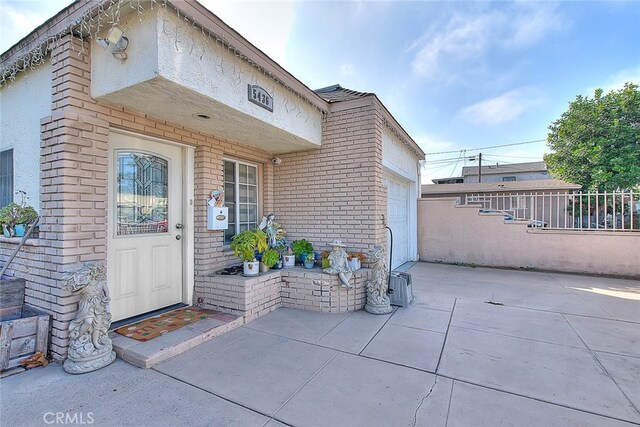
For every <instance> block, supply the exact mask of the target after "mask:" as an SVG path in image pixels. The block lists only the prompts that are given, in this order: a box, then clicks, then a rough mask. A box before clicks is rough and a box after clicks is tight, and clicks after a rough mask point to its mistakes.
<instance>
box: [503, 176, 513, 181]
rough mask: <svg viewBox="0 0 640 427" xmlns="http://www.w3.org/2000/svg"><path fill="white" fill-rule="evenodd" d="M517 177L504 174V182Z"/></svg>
mask: <svg viewBox="0 0 640 427" xmlns="http://www.w3.org/2000/svg"><path fill="white" fill-rule="evenodd" d="M515 180H516V177H515V176H503V177H502V182H510V181H515Z"/></svg>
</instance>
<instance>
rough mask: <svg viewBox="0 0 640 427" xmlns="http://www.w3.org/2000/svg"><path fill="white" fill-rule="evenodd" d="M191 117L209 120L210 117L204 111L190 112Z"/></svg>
mask: <svg viewBox="0 0 640 427" xmlns="http://www.w3.org/2000/svg"><path fill="white" fill-rule="evenodd" d="M191 117H194V118H196V119H201V120H209V119H210V118H211V116H210V115H208V114H205V113H195V114H192V115H191Z"/></svg>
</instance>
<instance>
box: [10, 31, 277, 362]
mask: <svg viewBox="0 0 640 427" xmlns="http://www.w3.org/2000/svg"><path fill="white" fill-rule="evenodd" d="M83 47H84V52H83V53H80V52H81V51H82V48H83ZM51 63H52V106H51V116H49V117H46V118H44V119H42V120H41V171H40V180H41V207H40V208H41V214H42V221H41V226H40V239H39V240H38V242H37V244H38V246H33V248H35V247H37V248H38V249H37V250H36V249H32V250H30V252H25V253H29V254H30V256H29V257H28V262H29V263H31V262H33V263H38V264H37V268H36V267H34V268H29V269H28V271H23V270H25V269H26V268H27V267H28V266H27V264H26V263H23V264H20V263H17V265H18V266H20V265H22V267H20V268H18V267H15V268H16V270H15V271H10V272H9V274H10V275H13V274H15V276H16V277H23V278H25V279H27V291H26V295H27V296H26V297H25V300H26V302H27V303H28V304H31V305H34V306H36V307H39V308H42V309H44V310H46V311H49V312H50V313H52V315H53V329H52V339H51V354H52V356H53V357H54V358H56V359H63V358H64V357H66V346H67V344H68V336H67V328H68V324H69V322H70V321H71V320H72V319H73V318H75V313H76V311H77V297H72V296H71V295H70V294H69V293H67V292H65V291H62V289H61V279H62V278H63V277H65V276H66V275H67V274H68V273H69V272H71V271H73V270H75V269H76V268H77V267H79V266H80V265H81V264H82V263H84V262H86V261H106V254H107V232H108V230H107V202H106V200H107V191H108V188H107V179H108V176H107V175H108V139H109V133H110V129H112V128H118V129H124V130H129V131H132V132H136V133H139V134H144V135H149V136H154V137H159V138H163V139H166V140H168V141H175V142H179V143H182V144H186V145H190V146H193V147H195V177H194V179H195V182H194V185H195V194H194V203H195V230H194V232H195V274H196V276H198V275H203V274H206V273H207V272H211V271H215V270H217V269H220V268H222V267H225V266H228V265H230V264H235V263H237V262H238V260H237V259H236V258H235V257H234V256H233V254H232V252H230V251H224V250H223V234H222V232H220V231H209V230H206V200H207V197H208V194H209V192H210V191H211V190H214V189H220V188H222V182H223V162H222V158H223V156H225V157H229V158H236V159H238V160H245V161H250V162H253V163H256V164H258V166H259V173H260V179H261V182H262V184H263V186H262V189H261V196H262V209H261V211H262V212H264V213H265V214H266V213H268V212H269V211H271V210H272V209H273V200H274V197H273V176H272V175H273V167H272V165H271V163H270V160H271V157H272V156H271V154H269V153H267V152H264V151H260V150H256V149H255V148H250V147H244V146H239V145H237V144H234V143H233V142H230V141H226V140H223V139H220V138H216V137H215V136H214V135H206V134H202V133H200V132H197V131H193V130H191V129H188V128H185V127H182V126H180V125H176V124H172V123H169V122H167V121H164V120H161V119H157V118H154V117H150V116H148V115H145V114H142V113H139V112H135V111H130V110H127V109H124V108H122V107H119V106H115V105H110V104H107V103H103V102H98V101H96V100H94V99H92V98H91V96H90V81H91V64H90V45H89V43H86V42H85V44H84V46H83V45H82V44H81V42H80V41H79V40H78V39H75V38H72V37H71V36H68V37H67V38H66V39H64V40H63V41H62V42H61V43H60V44H59V45H58V47H57V48H56V49H54V51H53V52H52V53H51ZM9 245H10V246H12V245H11V244H9ZM3 247H5V248H6V246H5V244H3ZM4 251H5V252H6V249H5V250H4ZM32 260H35V261H32ZM25 262H26V261H25ZM21 269H22V270H21ZM199 292H202V289H201V288H198V287H196V290H195V297H197V295H198V293H199Z"/></svg>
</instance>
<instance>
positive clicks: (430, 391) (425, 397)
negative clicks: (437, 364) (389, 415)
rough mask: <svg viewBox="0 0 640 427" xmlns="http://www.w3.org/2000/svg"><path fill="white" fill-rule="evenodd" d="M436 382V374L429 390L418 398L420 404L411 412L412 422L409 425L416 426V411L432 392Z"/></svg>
mask: <svg viewBox="0 0 640 427" xmlns="http://www.w3.org/2000/svg"><path fill="white" fill-rule="evenodd" d="M437 383H438V376H437V375H436V376H435V379H434V380H433V384H432V385H431V389H430V390H429V393H427V394H425V395H424V396H423V397H422V399H421V400H420V404H419V405H418V407H417V408H416V410H415V412H414V413H413V423H411V427H415V426H416V423H417V422H418V411H419V410H420V408H421V407H422V404H423V403H424V401H425V400H426V399H427V397H429V396H430V395H431V393H432V392H433V389H434V388H435V387H436V384H437Z"/></svg>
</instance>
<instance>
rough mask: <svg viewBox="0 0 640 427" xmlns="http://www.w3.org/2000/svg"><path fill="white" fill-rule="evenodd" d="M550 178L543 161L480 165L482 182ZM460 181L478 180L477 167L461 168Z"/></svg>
mask: <svg viewBox="0 0 640 427" xmlns="http://www.w3.org/2000/svg"><path fill="white" fill-rule="evenodd" d="M541 179H551V175H550V174H549V172H548V171H547V165H546V164H545V162H527V163H510V164H506V165H501V164H497V163H496V164H495V165H486V166H484V165H483V166H482V182H511V181H536V180H541ZM462 182H464V183H465V184H470V183H474V182H475V183H477V182H478V167H477V166H465V167H463V168H462Z"/></svg>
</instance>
